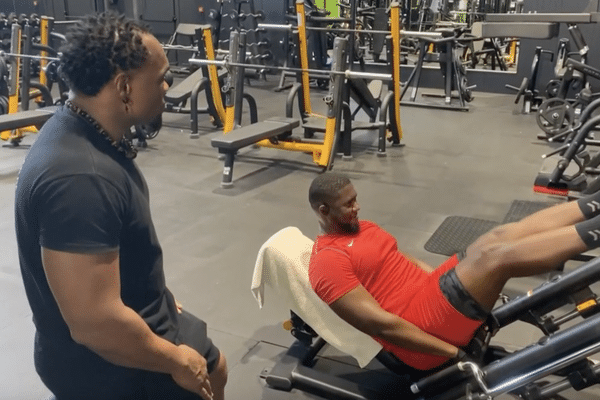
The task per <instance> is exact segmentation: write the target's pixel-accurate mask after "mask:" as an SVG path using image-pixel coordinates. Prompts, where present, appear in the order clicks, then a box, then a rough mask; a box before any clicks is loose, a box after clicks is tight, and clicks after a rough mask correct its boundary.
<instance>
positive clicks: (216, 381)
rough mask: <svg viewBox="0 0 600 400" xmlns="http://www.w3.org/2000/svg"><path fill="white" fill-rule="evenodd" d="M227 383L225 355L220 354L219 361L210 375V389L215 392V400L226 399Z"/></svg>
mask: <svg viewBox="0 0 600 400" xmlns="http://www.w3.org/2000/svg"><path fill="white" fill-rule="evenodd" d="M226 383H227V363H226V361H225V357H223V353H219V361H218V362H217V365H216V367H215V369H214V370H213V371H212V372H211V373H210V387H211V389H212V391H213V400H223V399H225V384H226Z"/></svg>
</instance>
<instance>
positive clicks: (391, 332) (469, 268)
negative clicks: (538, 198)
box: [309, 173, 600, 370]
mask: <svg viewBox="0 0 600 400" xmlns="http://www.w3.org/2000/svg"><path fill="white" fill-rule="evenodd" d="M597 197H598V199H595V198H584V199H580V200H578V201H574V202H569V203H564V204H560V205H557V206H554V207H550V208H547V209H545V210H542V211H540V212H537V213H535V214H532V215H531V216H529V217H526V218H524V219H523V220H521V221H520V222H516V223H511V224H506V225H502V226H499V227H497V228H495V229H493V230H492V231H490V232H488V233H486V234H484V235H482V236H481V237H480V238H479V239H477V240H476V241H475V243H473V244H471V245H470V246H469V247H468V248H467V251H466V256H465V257H464V259H462V260H461V261H460V262H459V261H458V258H457V257H456V256H454V257H451V258H450V259H449V260H447V261H446V262H444V263H443V264H442V265H441V266H439V267H438V268H436V269H433V268H431V267H430V266H428V265H427V264H425V263H423V262H421V261H419V260H416V259H414V258H411V257H409V256H408V255H406V254H403V253H401V252H400V251H399V250H398V247H397V243H396V240H395V239H394V238H393V237H392V236H391V235H390V234H389V233H387V232H386V231H384V230H383V229H381V228H380V227H379V226H377V225H376V224H374V223H372V222H369V221H359V220H358V211H359V209H360V207H359V205H358V202H357V194H356V191H355V189H354V186H353V185H352V184H351V183H350V180H349V179H348V178H347V177H345V176H343V175H340V174H336V173H326V174H322V175H319V176H318V177H317V178H315V180H314V181H313V182H312V184H311V187H310V190H309V201H310V204H311V207H312V208H313V210H314V211H315V213H316V214H317V217H318V219H319V224H320V225H321V228H322V230H323V234H322V235H320V236H318V237H317V239H316V241H315V243H314V246H313V251H312V256H311V260H310V267H309V278H310V282H311V285H312V287H313V289H314V290H315V292H316V293H317V295H318V296H319V297H320V298H321V299H323V301H325V302H326V303H327V304H329V306H330V307H331V308H332V310H333V311H334V312H335V313H336V314H338V315H339V316H340V317H341V318H342V319H344V320H345V321H346V322H348V323H349V324H350V325H352V326H354V327H355V328H357V329H359V330H361V331H363V332H365V333H367V334H368V335H370V336H372V337H373V338H374V339H375V340H376V341H378V342H379V343H381V344H382V346H383V348H384V349H385V350H387V351H389V352H391V353H393V354H394V355H396V356H397V357H398V358H399V359H400V360H402V361H403V362H404V363H406V364H407V365H409V366H411V367H413V368H417V369H421V370H428V369H432V368H435V367H437V366H440V365H441V364H443V363H444V362H446V361H447V360H449V359H451V358H457V357H460V356H461V355H462V354H464V352H462V351H459V348H460V347H461V346H464V345H466V344H468V342H469V341H470V340H471V338H472V336H473V334H474V332H475V331H476V330H477V328H478V327H479V326H480V325H481V323H482V322H483V321H484V320H485V318H486V317H487V315H488V314H489V312H490V311H491V310H492V307H493V306H494V304H495V303H496V300H497V299H498V296H499V294H500V292H501V290H502V288H503V287H504V284H505V283H506V281H507V280H508V279H509V278H512V277H518V276H528V275H535V274H541V273H544V272H548V271H552V270H553V269H555V268H556V267H557V265H559V264H560V263H562V262H564V261H566V260H568V259H569V258H570V257H572V256H574V255H576V254H579V253H582V252H584V251H586V250H588V249H591V248H595V247H598V246H600V231H598V230H596V229H598V228H599V227H600V216H599V217H596V216H597V215H600V203H598V200H600V195H598V196H597Z"/></svg>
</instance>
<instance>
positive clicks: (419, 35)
mask: <svg viewBox="0 0 600 400" xmlns="http://www.w3.org/2000/svg"><path fill="white" fill-rule="evenodd" d="M257 26H258V28H259V29H274V30H286V31H291V30H292V29H298V26H297V25H292V24H262V23H261V24H258V25H257ZM305 29H306V30H307V31H323V32H331V31H335V32H344V33H381V34H386V35H390V34H391V33H392V32H391V31H378V30H374V29H347V28H321V27H317V26H305ZM400 36H403V37H410V38H417V39H418V38H428V39H439V38H441V37H442V34H441V33H440V32H417V31H405V30H403V29H401V30H400Z"/></svg>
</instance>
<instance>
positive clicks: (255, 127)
mask: <svg viewBox="0 0 600 400" xmlns="http://www.w3.org/2000/svg"><path fill="white" fill-rule="evenodd" d="M298 126H300V121H299V120H297V119H294V118H278V117H274V118H270V119H267V120H266V121H262V122H257V123H255V124H251V125H247V126H243V127H241V128H237V129H234V130H232V131H231V132H229V133H227V134H225V135H223V136H219V137H216V138H213V139H212V140H211V141H210V144H211V145H212V147H216V148H218V149H219V153H221V154H224V155H225V165H224V167H223V179H222V180H221V187H223V188H227V187H231V186H232V184H233V183H232V179H233V161H234V159H235V154H236V153H237V151H238V150H239V149H241V148H243V147H247V146H250V145H253V144H255V143H258V142H260V141H261V140H265V139H269V140H277V139H276V136H278V135H281V134H284V133H286V132H291V131H292V129H294V128H297V127H298Z"/></svg>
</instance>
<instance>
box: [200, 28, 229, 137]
mask: <svg viewBox="0 0 600 400" xmlns="http://www.w3.org/2000/svg"><path fill="white" fill-rule="evenodd" d="M202 33H203V38H204V48H205V49H206V58H207V59H208V60H214V59H215V48H214V46H213V39H212V31H211V29H210V28H208V27H207V28H206V29H204V31H203V32H202ZM208 74H209V81H210V89H211V92H212V98H213V103H214V105H215V109H216V110H217V114H218V115H219V119H220V120H221V123H223V125H225V121H226V120H227V118H226V116H225V115H226V113H225V108H224V107H223V98H222V97H221V88H220V87H219V74H218V72H217V66H216V65H209V66H208ZM232 121H233V120H232ZM232 127H233V126H232ZM230 130H231V129H230Z"/></svg>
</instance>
